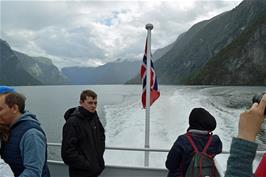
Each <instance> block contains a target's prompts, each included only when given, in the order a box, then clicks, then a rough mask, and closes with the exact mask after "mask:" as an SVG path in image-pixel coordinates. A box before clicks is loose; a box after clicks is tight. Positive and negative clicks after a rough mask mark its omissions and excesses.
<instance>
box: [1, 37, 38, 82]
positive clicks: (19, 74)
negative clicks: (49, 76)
mask: <svg viewBox="0 0 266 177" xmlns="http://www.w3.org/2000/svg"><path fill="white" fill-rule="evenodd" d="M0 84H5V85H41V82H40V81H38V80H37V79H35V78H33V77H32V76H31V75H30V74H29V73H27V72H26V71H25V70H24V69H23V67H22V66H21V63H20V62H19V60H18V58H17V57H16V55H15V54H14V52H13V51H12V49H11V48H10V46H9V45H8V43H7V42H5V41H3V40H1V39H0Z"/></svg>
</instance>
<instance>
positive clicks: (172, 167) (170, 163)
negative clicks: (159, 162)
mask: <svg viewBox="0 0 266 177" xmlns="http://www.w3.org/2000/svg"><path fill="white" fill-rule="evenodd" d="M182 154H183V150H182V148H181V146H180V144H179V138H178V139H177V140H176V141H175V143H174V145H173V146H172V148H171V149H170V151H169V153H168V155H167V159H166V162H165V166H166V168H167V169H168V170H169V171H170V172H173V173H175V172H177V171H178V169H179V166H180V163H181V160H182Z"/></svg>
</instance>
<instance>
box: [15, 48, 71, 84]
mask: <svg viewBox="0 0 266 177" xmlns="http://www.w3.org/2000/svg"><path fill="white" fill-rule="evenodd" d="M14 53H15V55H16V56H17V58H18V59H19V61H20V63H21V64H22V67H23V68H24V70H25V71H27V72H28V73H29V74H30V75H31V76H33V77H34V78H35V79H37V80H39V81H41V82H42V83H43V84H44V85H61V84H66V83H67V79H66V77H64V76H63V75H62V74H61V73H60V71H59V70H58V68H57V67H56V66H55V65H54V64H53V63H52V60H51V59H48V58H44V57H30V56H28V55H26V54H23V53H21V52H17V51H14Z"/></svg>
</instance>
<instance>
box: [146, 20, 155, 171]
mask: <svg viewBox="0 0 266 177" xmlns="http://www.w3.org/2000/svg"><path fill="white" fill-rule="evenodd" d="M145 27H146V29H147V30H148V34H147V69H146V72H147V73H146V74H147V79H146V119H145V148H150V94H151V89H150V88H151V86H150V80H151V30H152V29H153V25H152V24H146V26H145ZM144 166H145V167H148V166H149V151H145V157H144Z"/></svg>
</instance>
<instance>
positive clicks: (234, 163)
mask: <svg viewBox="0 0 266 177" xmlns="http://www.w3.org/2000/svg"><path fill="white" fill-rule="evenodd" d="M265 108H266V95H264V96H263V98H262V99H261V101H260V103H259V104H258V103H254V104H253V105H252V107H251V108H250V109H249V110H247V111H245V112H243V113H241V114H240V120H239V129H238V136H237V138H233V141H232V144H231V149H230V156H229V158H228V161H227V169H226V173H225V177H235V176H241V177H251V176H252V175H253V172H252V162H253V160H254V158H255V155H256V150H257V147H258V145H257V144H256V143H255V139H256V135H257V134H258V133H259V131H260V127H261V124H262V123H263V121H264V118H265V115H264V111H265Z"/></svg>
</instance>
